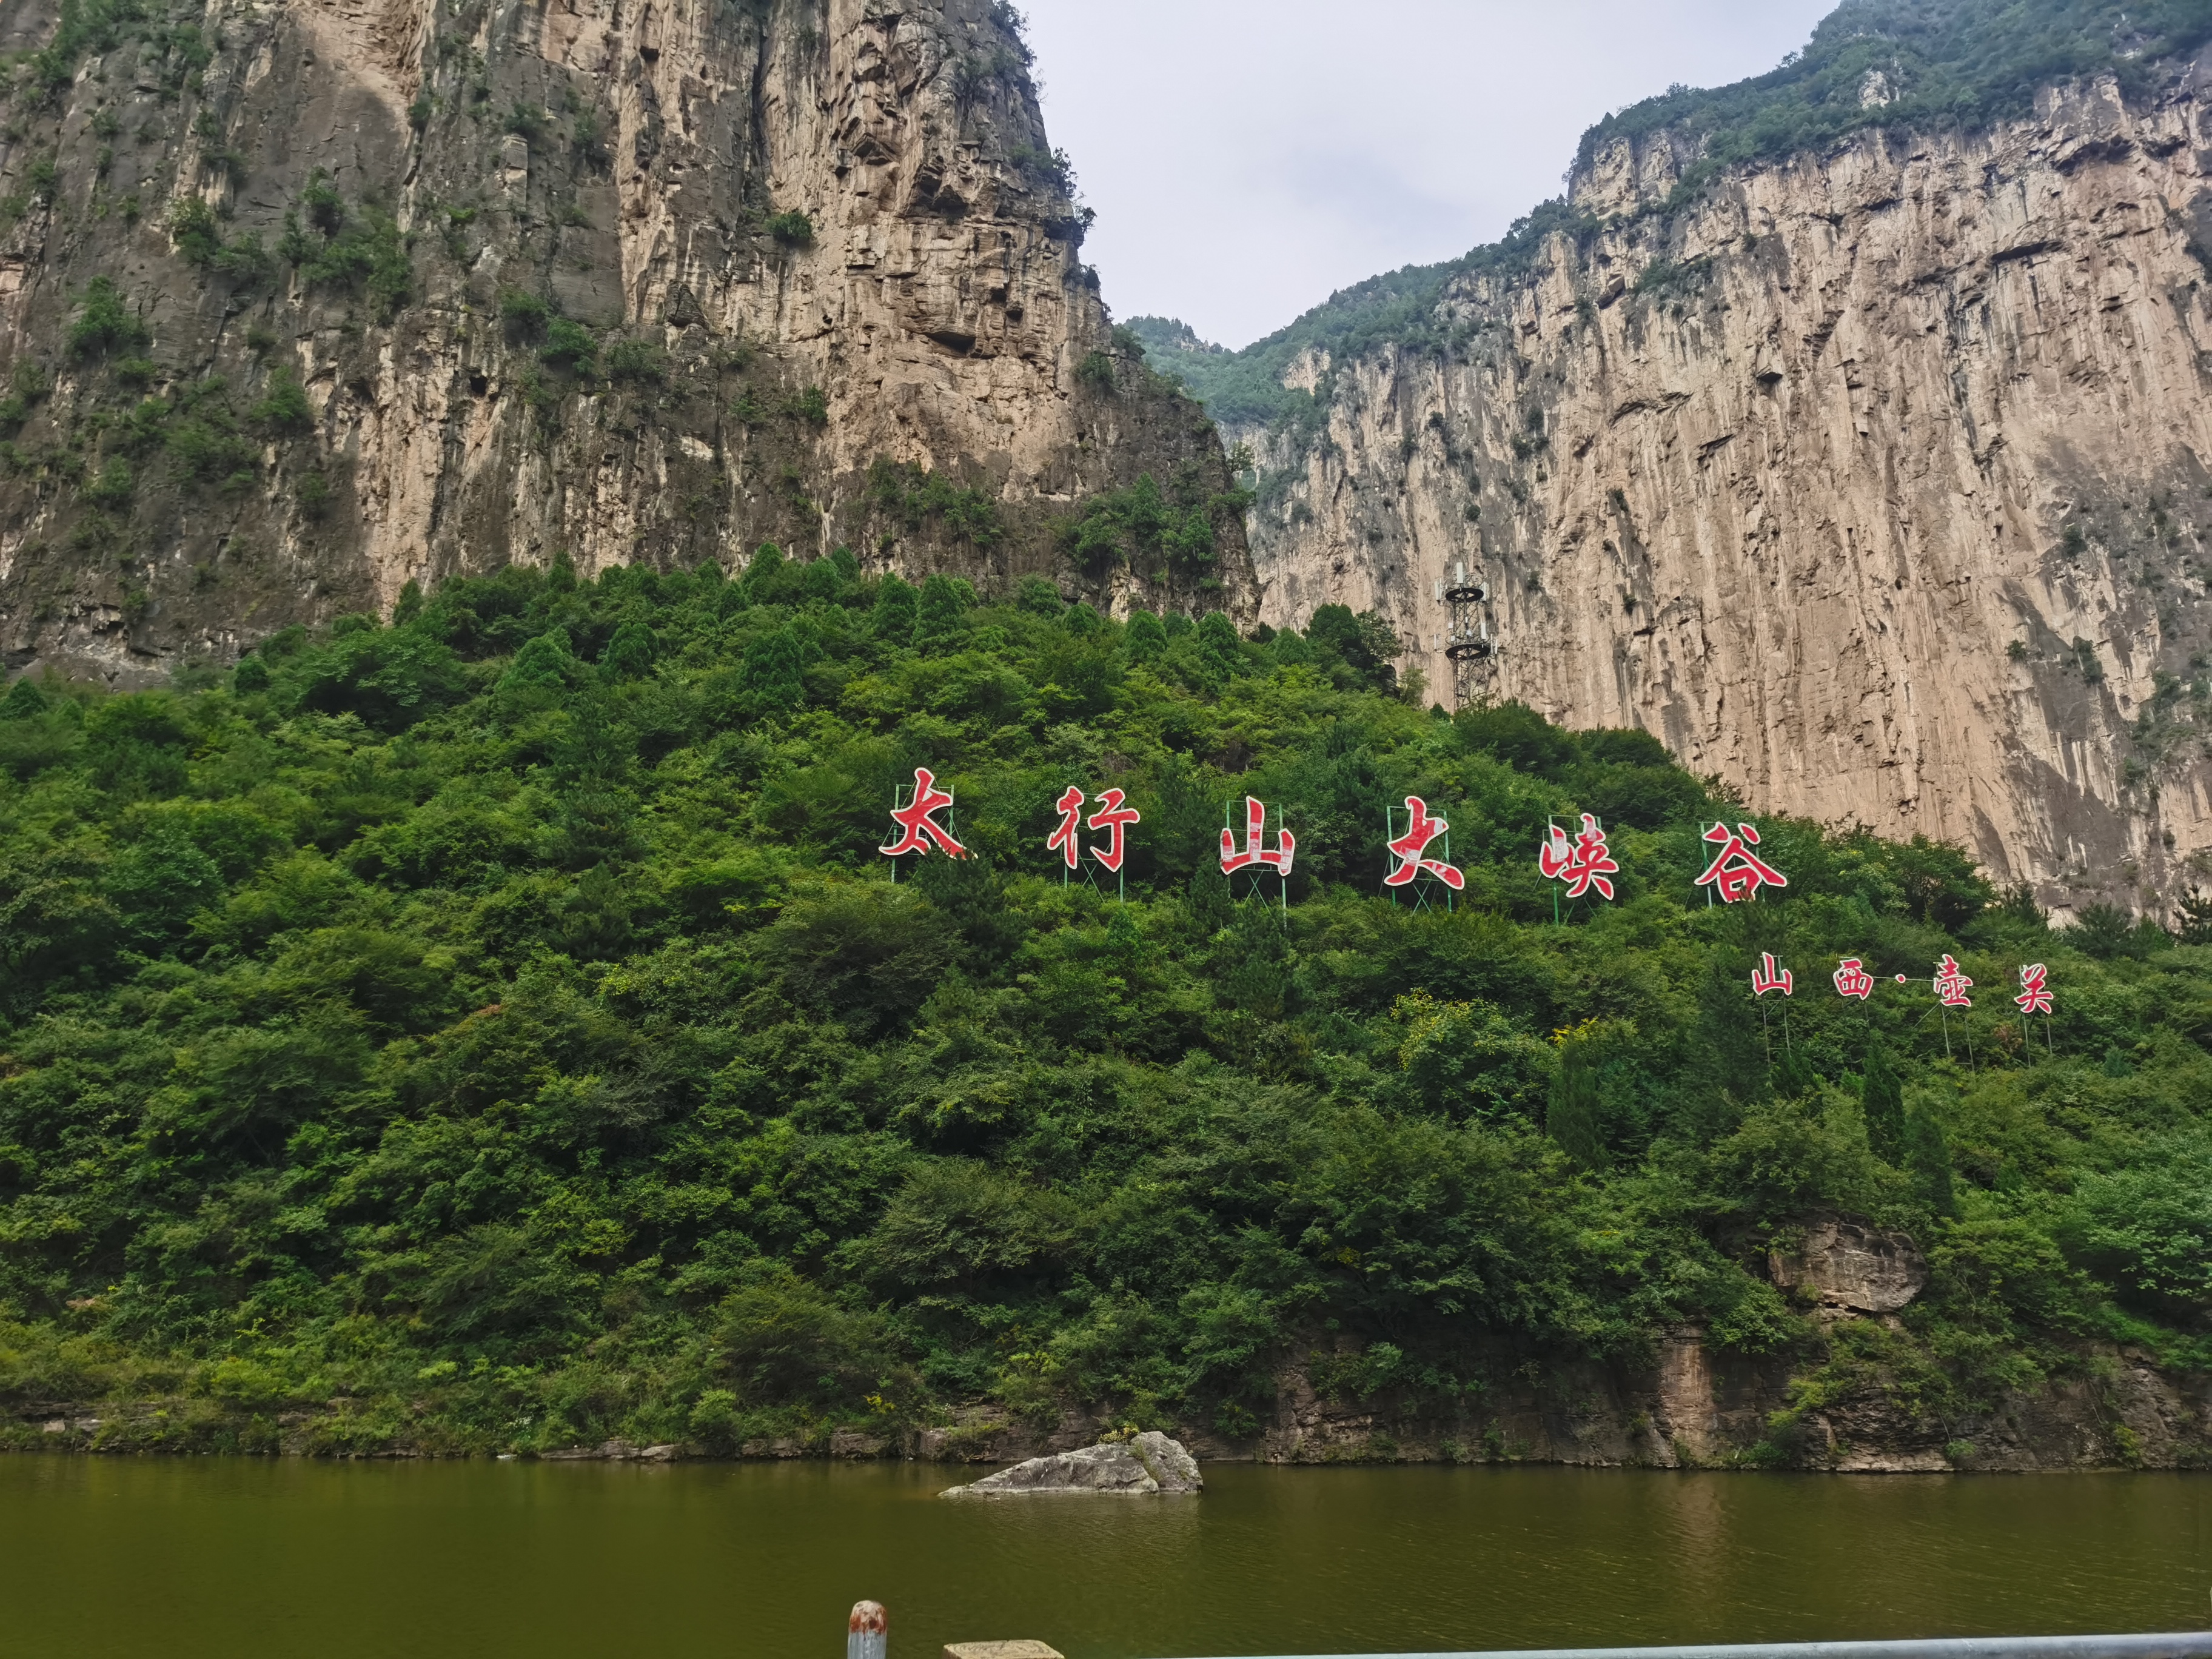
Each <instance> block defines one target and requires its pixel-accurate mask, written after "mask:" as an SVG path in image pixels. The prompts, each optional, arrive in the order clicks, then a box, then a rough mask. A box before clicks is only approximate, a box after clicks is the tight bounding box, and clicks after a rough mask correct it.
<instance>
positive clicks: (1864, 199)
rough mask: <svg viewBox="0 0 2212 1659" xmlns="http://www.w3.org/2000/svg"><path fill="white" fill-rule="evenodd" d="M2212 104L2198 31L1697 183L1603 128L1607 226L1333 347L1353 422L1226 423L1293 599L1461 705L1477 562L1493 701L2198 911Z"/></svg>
mask: <svg viewBox="0 0 2212 1659" xmlns="http://www.w3.org/2000/svg"><path fill="white" fill-rule="evenodd" d="M2208 112H2212V62H2207V61H2199V62H2197V63H2194V64H2186V65H2179V66H2172V67H2171V69H2170V72H2169V73H2168V74H2167V76H2166V82H2165V90H2164V92H2163V93H2162V94H2160V95H2159V96H2157V97H2155V98H2154V99H2151V100H2148V101H2142V102H2137V103H2132V104H2131V103H2130V102H2128V101H2126V100H2124V99H2123V98H2122V96H2121V94H2120V93H2119V92H2118V89H2117V88H2116V87H2115V86H2114V85H2112V83H2110V82H2102V83H2093V84H2076V85H2071V86H2067V87H2063V88H2057V89H2055V90H2051V91H2050V92H2047V93H2046V94H2044V95H2043V96H2042V97H2041V99H2040V100H2039V105H2038V107H2037V110H2036V113H2035V115H2034V117H2033V118H2032V119H2023V120H2020V121H2015V122H2011V123H2008V124H2007V125H2002V126H2001V127H1999V128H1997V129H1996V130H1995V131H1985V132H1978V133H1931V134H1922V135H1908V134H1902V133H1895V132H1879V131H1877V132H1869V133H1868V134H1865V135H1863V136H1861V137H1855V138H1853V139H1851V140H1850V141H1849V142H1846V143H1842V144H1840V145H1838V146H1837V147H1836V148H1834V149H1832V150H1830V151H1828V152H1826V153H1822V154H1815V155H1800V156H1797V157H1796V158H1793V159H1791V160H1790V161H1786V162H1782V163H1778V164H1773V165H1761V166H1755V167H1739V168H1736V169H1735V170H1733V171H1730V172H1729V173H1726V174H1724V175H1723V177H1722V178H1721V179H1719V180H1718V181H1717V182H1716V183H1714V184H1712V185H1711V186H1710V187H1707V188H1704V189H1702V190H1701V191H1697V192H1695V193H1694V195H1693V199H1692V201H1691V202H1690V203H1689V204H1687V205H1682V204H1679V203H1677V204H1674V205H1672V206H1671V207H1670V206H1669V205H1668V201H1669V196H1670V192H1673V191H1674V188H1675V185H1676V183H1677V181H1678V180H1679V179H1681V177H1682V175H1683V173H1684V172H1685V171H1686V169H1687V168H1688V167H1691V166H1692V165H1693V164H1694V163H1695V162H1696V161H1697V160H1698V157H1697V155H1696V154H1695V152H1694V150H1693V149H1689V148H1687V147H1686V146H1681V145H1680V144H1678V143H1677V141H1676V140H1675V139H1674V138H1672V137H1669V136H1668V135H1666V134H1661V135H1659V136H1657V137H1653V138H1650V139H1647V140H1644V141H1641V142H1640V143H1638V144H1636V145H1633V146H1632V145H1630V144H1628V143H1626V142H1623V143H1615V144H1614V145H1613V147H1612V148H1610V149H1604V150H1601V152H1600V153H1599V154H1598V155H1596V156H1595V160H1594V161H1593V162H1592V164H1591V165H1590V166H1589V167H1588V168H1587V169H1585V170H1583V172H1582V173H1579V174H1578V175H1577V177H1576V178H1575V179H1573V181H1572V187H1571V204H1572V206H1573V207H1574V208H1575V209H1576V210H1577V212H1578V213H1579V214H1580V215H1581V216H1583V217H1582V220H1581V222H1580V225H1579V228H1577V229H1575V230H1573V231H1571V232H1561V233H1560V234H1556V235H1554V236H1553V237H1552V238H1551V239H1550V240H1548V241H1547V242H1546V243H1545V244H1544V245H1543V246H1541V249H1540V250H1539V251H1538V252H1537V253H1536V256H1535V257H1534V259H1533V261H1531V262H1530V263H1528V264H1527V265H1526V266H1525V268H1522V269H1520V270H1513V271H1510V272H1506V271H1499V270H1496V269H1495V268H1493V269H1492V271H1491V272H1489V273H1488V274H1469V275H1466V276H1461V277H1459V278H1457V279H1455V281H1453V282H1452V283H1449V285H1448V286H1447V288H1446V289H1445V290H1444V292H1443V295H1442V298H1441V300H1440V301H1438V303H1437V306H1436V307H1435V310H1434V313H1433V314H1432V315H1431V316H1430V317H1429V318H1428V319H1426V323H1425V327H1424V330H1423V334H1424V339H1423V341H1422V343H1419V344H1418V345H1416V344H1413V343H1407V344H1402V345H1398V346H1391V347H1385V348H1383V349H1376V350H1373V351H1370V352H1369V353H1367V354H1366V355H1364V356H1358V357H1357V358H1355V359H1352V360H1349V361H1344V362H1330V361H1327V360H1325V359H1322V358H1319V357H1316V356H1309V357H1308V358H1306V359H1305V360H1304V361H1303V362H1300V363H1298V364H1297V365H1296V366H1295V367H1294V368H1293V371H1292V373H1291V376H1290V377H1289V380H1290V381H1291V383H1293V384H1301V385H1304V386H1308V387H1316V388H1318V389H1319V392H1320V394H1321V397H1322V404H1323V406H1322V409H1321V410H1320V411H1319V413H1320V415H1321V416H1322V425H1321V431H1320V435H1319V437H1318V438H1317V439H1293V438H1291V437H1287V436H1285V435H1282V434H1279V433H1278V434H1275V435H1269V434H1267V433H1264V432H1261V431H1242V432H1236V433H1232V434H1231V435H1232V436H1234V437H1237V438H1241V439H1243V440H1245V441H1249V442H1251V443H1253V444H1254V445H1255V447H1257V448H1258V449H1259V450H1260V451H1261V459H1262V462H1263V465H1264V467H1265V469H1266V471H1265V473H1264V486H1263V492H1262V494H1263V501H1262V506H1261V509H1260V510H1259V511H1258V512H1257V513H1255V516H1254V520H1253V524H1252V538H1253V548H1254V556H1255V563H1256V568H1257V569H1258V572H1259V574H1260V576H1261V579H1262V581H1263V583H1264V599H1263V605H1262V610H1263V614H1264V616H1265V617H1266V619H1267V621H1269V622H1271V623H1275V624H1277V625H1282V624H1290V623H1301V622H1303V621H1304V618H1306V617H1308V616H1310V614H1311V612H1312V611H1313V609H1314V608H1315V607H1316V605H1322V604H1325V603H1330V602H1339V603H1343V604H1346V605H1351V606H1352V607H1353V608H1354V609H1355V610H1364V609H1370V608H1372V609H1375V610H1377V611H1381V612H1382V613H1383V615H1384V616H1385V617H1387V618H1388V619H1389V620H1390V621H1391V622H1392V623H1395V625H1396V627H1397V628H1398V629H1399V630H1400V632H1401V636H1402V637H1403V638H1404V639H1405V640H1406V641H1407V642H1408V644H1409V647H1410V648H1409V652H1408V655H1407V659H1406V665H1407V666H1408V667H1415V668H1419V670H1420V671H1423V672H1424V673H1425V675H1426V677H1427V678H1428V681H1429V684H1430V685H1431V687H1432V688H1433V689H1434V690H1435V692H1436V694H1437V695H1438V696H1441V697H1442V698H1443V700H1444V701H1446V702H1449V700H1450V698H1451V696H1452V691H1451V690H1450V689H1449V688H1450V687H1451V686H1452V684H1453V681H1452V673H1451V665H1449V663H1448V662H1447V661H1446V660H1445V659H1444V656H1443V647H1444V644H1445V631H1446V627H1447V623H1448V611H1447V609H1446V607H1445V605H1443V602H1442V601H1441V599H1440V598H1439V593H1438V590H1439V587H1440V586H1441V585H1442V583H1443V579H1444V578H1445V577H1446V576H1447V575H1448V574H1449V573H1450V571H1451V569H1452V567H1453V565H1454V563H1455V562H1457V561H1461V560H1464V561H1466V562H1467V563H1468V565H1469V566H1470V567H1471V568H1472V569H1473V570H1474V571H1478V572H1480V573H1482V574H1484V575H1485V576H1486V578H1487V580H1488V583H1489V586H1490V587H1491V588H1492V594H1493V598H1492V612H1493V616H1494V627H1495V629H1496V630H1497V631H1498V634H1499V635H1501V636H1502V639H1503V641H1504V650H1503V653H1502V654H1501V655H1500V656H1499V657H1498V658H1497V659H1494V660H1493V662H1492V664H1490V665H1486V666H1484V667H1481V668H1480V669H1478V670H1477V671H1475V672H1474V675H1473V677H1472V679H1471V683H1470V684H1469V685H1468V690H1469V692H1470V693H1471V694H1472V695H1476V696H1480V695H1490V696H1504V697H1518V698H1522V699H1525V700H1526V701H1528V702H1529V703H1531V704H1533V705H1534V707H1535V708H1538V709H1539V710H1541V712H1543V713H1544V714H1547V715H1549V716H1551V717H1553V718H1555V719H1558V720H1563V721H1565V722H1568V723H1570V724H1572V725H1576V726H1640V727H1643V728H1644V729H1645V730H1647V731H1650V732H1653V733H1654V734H1655V735H1656V736H1658V737H1659V738H1662V739H1663V740H1664V741H1665V742H1666V743H1667V744H1668V746H1669V747H1670V748H1671V749H1672V750H1674V752H1675V753H1676V754H1677V755H1678V756H1679V757H1680V758H1681V759H1682V760H1683V761H1684V762H1685V763H1687V764H1688V765H1690V766H1691V767H1692V768H1694V769H1697V770H1699V771H1700V772H1703V773H1710V774H1717V775H1719V776H1720V777H1721V778H1722V779H1723V780H1724V781H1727V782H1728V783H1729V784H1731V785H1734V786H1735V787H1737V788H1739V789H1740V790H1741V792H1742V793H1743V794H1744V796H1745V797H1746V799H1748V800H1750V801H1751V802H1753V803H1755V804H1756V805H1757V806H1758V807H1759V808H1760V809H1763V810H1770V811H1785V812H1791V813H1798V814H1803V815H1806V816H1809V817H1814V818H1818V819H1821V820H1825V821H1828V822H1831V823H1850V822H1853V821H1857V822H1863V823H1868V824H1869V825H1871V826H1873V827H1874V828H1875V829H1879V830H1881V831H1882V832H1884V833H1886V834H1891V835H1898V836H1911V835H1915V834H1926V835H1929V836H1936V837H1940V838H1942V839H1946V840H1951V841H1956V842H1961V843H1963V844H1965V845H1966V847H1968V848H1970V849H1972V851H1973V852H1974V853H1976V854H1978V856H1979V857H1980V858H1981V859H1982V860H1984V863H1985V864H1986V866H1988V868H1989V869H1990V871H1991V872H1993V873H1994V874H1995V875H1996V877H1997V878H2000V879H2003V880H2008V881H2032V882H2034V883H2036V884H2038V887H2039V892H2040V896H2041V897H2042V899H2043V900H2044V902H2046V903H2053V904H2056V905H2058V906H2059V907H2061V908H2062V910H2063V908H2065V907H2068V906H2071V905H2075V904H2078V903H2081V902H2087V901H2088V900H2091V899H2095V898H2117V899H2119V900H2121V901H2122V902H2130V903H2134V904H2136V905H2139V906H2142V907H2146V908H2154V909H2156V908H2162V907H2163V906H2164V905H2166V903H2167V902H2169V901H2170V899H2171V898H2172V896H2173V895H2174V894H2175V893H2176V892H2178V891H2179V890H2183V889H2184V888H2185V886H2186V885H2187V884H2189V883H2191V881H2193V880H2194V879H2196V878H2197V876H2198V875H2199V874H2200V873H2201V872H2202V871H2203V867H2204V863H2205V860H2207V858H2208V856H2212V764H2208V762H2207V759H2206V749H2205V744H2204V742H2203V733H2204V731H2205V729H2206V726H2207V720H2208V716H2212V680H2208V678H2207V669H2206V661H2205V653H2206V652H2207V650H2208V648H2212V607H2208V605H2207V603H2206V577H2207V576H2208V575H2212V557H2208V555H2207V553H2206V551H2205V549H2204V543H2203V537H2204V534H2205V531H2206V529H2207V527H2208V526H2212V397H2208V395H2207V394H2208V391H2212V377H2209V376H2208V363H2212V358H2208V356H2207V353H2208V349H2212V293H2208V277H2207V271H2208V267H2212V124H2209V123H2208ZM1684 193H1686V194H1687V193H1690V192H1684Z"/></svg>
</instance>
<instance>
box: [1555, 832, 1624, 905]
mask: <svg viewBox="0 0 2212 1659" xmlns="http://www.w3.org/2000/svg"><path fill="white" fill-rule="evenodd" d="M1536 867H1537V868H1538V869H1539V870H1541V871H1542V872H1544V879H1545V880H1547V881H1558V882H1564V883H1565V884H1566V890H1567V891H1566V896H1567V899H1568V901H1569V902H1573V901H1574V900H1576V899H1578V898H1581V897H1582V896H1583V895H1584V894H1586V893H1588V892H1589V891H1590V890H1591V889H1593V888H1595V889H1596V890H1597V893H1598V896H1600V897H1601V898H1608V899H1609V898H1611V897H1612V896H1613V884H1612V883H1611V882H1610V881H1608V880H1607V879H1606V878H1607V877H1608V876H1617V875H1619V874H1620V866H1619V865H1618V864H1615V863H1614V862H1613V853H1612V851H1611V849H1610V848H1607V846H1606V844H1605V826H1604V825H1603V824H1602V823H1599V822H1598V820H1597V819H1595V818H1594V817H1591V816H1590V815H1589V813H1587V812H1585V813H1583V828H1582V833H1581V834H1580V835H1578V836H1576V837H1575V838H1574V840H1573V841H1572V842H1570V841H1568V839H1567V832H1566V831H1565V830H1564V829H1561V828H1559V825H1558V824H1556V823H1555V824H1553V826H1552V833H1551V836H1550V837H1549V838H1548V839H1547V841H1546V842H1544V844H1543V845H1542V846H1541V847H1540V848H1537V849H1536ZM1552 919H1553V921H1558V920H1559V894H1557V893H1553V895H1552Z"/></svg>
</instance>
